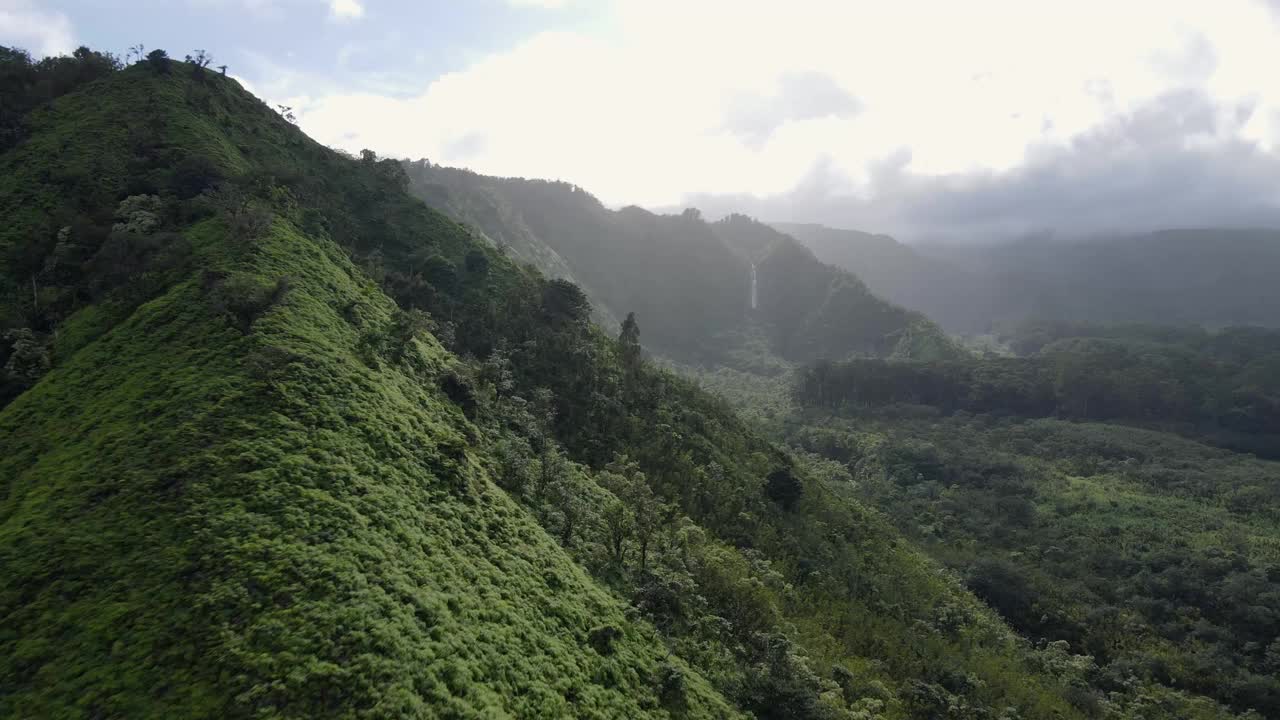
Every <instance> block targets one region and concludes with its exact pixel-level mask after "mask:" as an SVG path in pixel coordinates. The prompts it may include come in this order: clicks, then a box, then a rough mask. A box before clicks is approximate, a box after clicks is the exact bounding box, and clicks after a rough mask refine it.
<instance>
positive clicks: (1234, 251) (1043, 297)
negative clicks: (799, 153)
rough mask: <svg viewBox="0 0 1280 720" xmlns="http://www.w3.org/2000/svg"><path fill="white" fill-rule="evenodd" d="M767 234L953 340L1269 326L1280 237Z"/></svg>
mask: <svg viewBox="0 0 1280 720" xmlns="http://www.w3.org/2000/svg"><path fill="white" fill-rule="evenodd" d="M775 227H777V228H779V229H780V230H782V231H784V232H787V233H789V234H791V235H792V236H794V237H795V238H796V239H797V240H799V241H800V242H802V243H804V244H805V245H806V246H808V247H809V248H810V249H812V250H813V251H814V253H815V254H816V255H817V256H818V257H819V258H821V259H822V260H823V261H824V262H829V263H832V264H835V265H838V266H840V267H842V268H845V269H847V270H850V271H851V272H854V273H857V274H858V275H859V277H862V278H863V279H864V280H866V282H867V284H868V286H869V287H871V289H872V290H873V291H874V292H876V293H877V294H880V295H882V296H884V297H886V298H888V299H889V300H891V301H892V302H896V303H900V304H902V305H904V306H906V307H909V308H911V309H913V310H918V311H920V312H923V313H925V314H927V315H928V316H929V317H931V318H933V319H935V320H937V321H938V322H939V323H941V324H942V325H943V327H945V328H947V329H948V330H950V331H952V332H961V333H975V332H987V331H990V330H991V329H993V328H994V327H1002V326H1003V327H1008V326H1011V325H1015V324H1017V323H1020V322H1022V321H1024V320H1026V319H1028V318H1037V319H1046V320H1071V321H1080V322H1095V323H1114V322H1126V323H1128V322H1137V323H1168V324H1200V325H1208V326H1214V327H1218V326H1226V325H1239V324H1257V325H1267V326H1275V325H1280V284H1277V283H1276V282H1274V278H1275V276H1276V274H1277V273H1280V231H1274V230H1222V229H1201V230H1167V231H1161V232H1153V233H1147V234H1142V235H1130V236H1121V237H1107V238H1092V239H1088V240H1076V241H1068V240H1049V239H1035V240H1030V239H1028V240H1022V241H1019V242H1013V243H1007V244H1001V245H982V246H971V245H955V246H932V247H929V248H913V247H910V246H907V245H904V244H902V243H899V242H897V241H896V240H894V239H893V238H890V237H888V236H885V235H871V234H868V233H863V232H858V231H855V230H839V229H833V228H827V227H823V226H821V225H798V224H787V223H779V224H776V225H775Z"/></svg>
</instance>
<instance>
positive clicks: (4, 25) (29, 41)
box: [0, 0, 76, 56]
mask: <svg viewBox="0 0 1280 720" xmlns="http://www.w3.org/2000/svg"><path fill="white" fill-rule="evenodd" d="M0 44H3V45H9V46H17V47H21V48H25V49H26V50H28V51H29V52H31V53H32V54H33V55H36V56H44V55H61V54H65V53H70V52H71V51H72V50H74V49H75V47H76V44H75V34H74V32H73V31H72V29H71V21H70V20H68V19H67V16H66V15H65V14H63V13H61V12H55V11H51V10H41V9H39V8H37V7H34V6H33V5H32V4H31V3H30V2H26V0H0Z"/></svg>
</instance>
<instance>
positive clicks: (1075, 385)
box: [796, 323, 1280, 457]
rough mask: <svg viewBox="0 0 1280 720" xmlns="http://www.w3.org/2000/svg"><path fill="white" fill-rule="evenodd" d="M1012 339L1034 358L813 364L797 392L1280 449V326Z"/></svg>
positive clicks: (817, 401) (1063, 331)
mask: <svg viewBox="0 0 1280 720" xmlns="http://www.w3.org/2000/svg"><path fill="white" fill-rule="evenodd" d="M1009 341H1010V342H1011V343H1012V345H1013V346H1014V347H1015V348H1017V349H1020V350H1022V351H1024V352H1033V353H1034V354H1032V355H1030V356H1021V357H999V356H990V357H985V358H981V359H978V358H971V359H968V360H957V361H951V362H938V363H924V362H886V361H881V360H874V359H865V360H852V361H849V362H845V363H817V364H814V365H812V366H809V367H807V368H805V369H804V370H803V371H802V372H801V373H800V374H799V375H798V379H797V384H796V397H797V400H798V401H799V402H802V403H804V404H806V405H815V406H822V407H825V408H828V409H831V410H835V411H842V410H844V409H846V408H855V407H878V406H885V405H892V404H913V405H928V406H931V407H935V408H938V409H939V410H941V411H942V412H944V413H951V412H955V411H957V410H963V411H967V412H973V413H1003V414H1013V415H1019V416H1025V417H1061V418H1068V419H1076V420H1116V421H1128V422H1134V423H1141V424H1146V425H1149V426H1161V427H1166V428H1171V429H1175V430H1178V431H1182V432H1187V433H1193V434H1197V435H1200V436H1203V437H1206V438H1208V439H1210V440H1211V441H1213V442H1216V443H1219V444H1223V445H1225V446H1228V447H1235V448H1240V449H1244V450H1248V451H1251V452H1256V453H1259V454H1265V455H1267V456H1270V457H1277V456H1280V332H1277V331H1272V330H1263V329H1257V328H1232V329H1227V330H1223V331H1220V332H1216V333H1209V332H1206V331H1203V330H1183V329H1168V328H1158V327H1157V328H1150V327H1143V326H1136V327H1135V326H1123V327H1090V326H1079V325H1071V324H1061V323H1059V324H1048V325H1044V324H1037V325H1032V326H1027V327H1025V328H1023V329H1022V330H1021V331H1020V332H1018V333H1016V334H1015V335H1013V336H1012V337H1011V338H1009Z"/></svg>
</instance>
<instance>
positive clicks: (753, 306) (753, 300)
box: [751, 263, 756, 310]
mask: <svg viewBox="0 0 1280 720" xmlns="http://www.w3.org/2000/svg"><path fill="white" fill-rule="evenodd" d="M751 309H752V310H755V309H756V264H755V263H751Z"/></svg>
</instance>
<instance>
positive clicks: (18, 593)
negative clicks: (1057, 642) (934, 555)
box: [0, 55, 1085, 720]
mask: <svg viewBox="0 0 1280 720" xmlns="http://www.w3.org/2000/svg"><path fill="white" fill-rule="evenodd" d="M6 69H7V68H0V70H6ZM6 107H13V106H12V105H6ZM15 126H16V127H18V128H19V129H20V136H21V139H20V140H19V141H18V142H17V144H16V146H15V147H13V148H12V149H10V150H9V151H8V152H6V153H5V154H3V155H0V211H2V212H3V213H4V214H5V217H6V218H7V219H8V221H7V223H6V224H5V226H4V227H3V228H2V229H0V263H3V264H2V265H0V298H3V304H0V322H2V323H3V325H4V328H5V330H6V332H5V340H6V342H5V343H4V346H3V353H4V354H3V357H2V358H0V365H3V367H4V368H5V374H6V375H5V377H6V382H7V385H6V387H7V388H8V389H9V395H8V397H7V399H6V402H7V404H6V405H5V406H4V407H3V408H2V409H0V577H3V578H4V582H3V583H0V618H2V619H3V622H0V687H3V690H4V691H3V693H0V716H3V717H68V718H81V717H83V718H99V717H109V718H115V717H130V718H160V717H166V718H168V717H184V718H215V717H216V718H248V717H254V718H313V717H365V718H384V717H386V718H393V717H394V718H402V717H421V718H433V717H450V718H479V717H520V718H561V717H591V718H634V717H657V718H719V717H724V718H729V717H744V716H746V715H748V714H751V715H754V716H755V717H757V718H823V719H846V720H847V719H851V718H934V717H941V716H947V717H960V718H991V717H1000V716H1003V717H1036V718H1041V717H1045V718H1048V717H1061V718H1068V719H1070V718H1083V717H1085V713H1084V711H1082V710H1080V709H1079V708H1078V707H1077V704H1073V703H1076V701H1075V700H1072V699H1070V698H1071V697H1072V694H1071V692H1070V688H1071V687H1072V686H1073V685H1075V684H1076V683H1077V682H1078V678H1077V675H1078V671H1077V668H1078V667H1079V663H1075V664H1073V662H1074V661H1073V660H1072V658H1071V657H1070V656H1064V655H1062V653H1061V652H1060V651H1059V650H1056V649H1046V648H1037V647H1035V646H1033V645H1032V644H1031V643H1029V642H1027V641H1025V640H1023V639H1021V638H1019V637H1018V636H1017V635H1015V634H1014V633H1012V632H1011V631H1010V630H1009V628H1008V627H1007V626H1006V625H1004V624H1003V623H1002V622H1000V621H999V620H998V619H997V618H996V617H995V615H994V614H993V613H991V612H990V611H989V610H988V609H987V608H986V607H985V606H984V605H983V604H982V603H981V602H980V601H978V600H977V599H976V598H975V597H974V596H973V595H972V594H970V593H968V592H966V591H965V590H964V589H963V588H962V586H961V585H960V584H959V582H957V581H956V579H955V578H953V577H952V576H950V575H947V574H944V573H941V572H939V570H938V569H937V566H936V565H934V564H933V563H932V562H931V561H929V560H927V559H925V558H924V556H922V555H921V554H920V553H918V552H917V551H916V550H915V549H914V548H913V547H912V546H910V545H908V544H906V543H904V542H902V541H901V540H900V538H899V536H898V535H897V533H896V532H895V531H893V530H891V529H890V528H889V527H888V526H887V525H886V524H885V523H884V521H883V520H882V519H881V518H880V516H878V515H876V514H874V513H871V512H868V511H866V510H864V509H863V508H862V506H861V505H859V504H858V503H857V502H855V501H854V500H853V499H852V498H851V497H849V489H848V485H847V483H842V482H839V481H838V480H832V479H829V478H827V477H825V476H824V475H822V474H821V473H815V472H812V471H811V469H810V466H809V464H808V463H807V461H805V460H804V459H802V458H795V457H792V456H790V455H788V454H787V453H785V452H783V451H781V450H779V449H778V448H777V447H775V446H772V445H770V444H769V443H768V442H766V441H764V440H762V439H761V438H760V437H759V436H758V435H756V434H755V433H754V432H753V431H751V430H750V429H748V428H747V427H746V426H745V425H744V424H743V423H742V422H741V421H740V420H738V419H737V418H736V417H735V416H734V415H733V414H732V413H731V412H729V411H728V410H727V409H726V408H725V407H724V405H723V403H722V402H720V401H718V400H716V399H714V398H711V397H709V396H708V395H706V394H704V393H702V392H700V391H698V390H697V389H696V388H694V387H693V386H692V385H691V384H690V383H688V382H685V381H682V380H680V379H678V378H676V377H674V376H673V375H671V374H669V373H666V372H664V371H661V370H659V369H656V368H654V367H653V366H652V365H650V364H649V363H647V362H646V361H644V360H643V359H642V358H641V356H640V349H639V346H638V344H637V341H636V334H635V328H634V327H633V326H630V325H629V326H628V328H627V330H626V332H624V333H623V336H622V338H623V341H622V342H615V341H613V340H611V339H608V338H605V337H604V336H602V335H601V334H600V333H599V331H598V330H597V329H595V327H594V326H593V325H592V323H591V322H590V321H589V317H590V307H589V303H588V302H587V300H586V297H585V296H584V295H583V293H582V292H581V291H580V290H578V288H577V287H576V286H574V285H573V284H571V283H568V282H565V281H563V280H546V279H544V278H542V277H541V276H539V275H538V274H537V273H534V272H532V271H530V270H528V269H526V268H523V267H521V266H518V265H517V264H515V263H513V262H511V261H510V260H509V259H507V258H505V257H504V256H503V255H502V254H501V253H498V252H496V251H495V250H494V249H493V248H492V247H491V246H490V245H489V244H488V243H486V242H483V241H481V240H480V237H479V235H478V234H477V233H476V232H474V231H472V230H469V229H467V228H465V227H463V226H461V225H458V224H457V223H455V222H453V221H451V220H449V219H447V218H445V217H443V216H442V215H440V214H438V213H436V212H434V211H432V210H429V209H428V208H427V207H426V206H424V205H423V204H422V203H421V202H419V201H418V200H416V199H414V198H412V197H411V196H410V195H409V194H408V192H407V191H406V188H407V185H408V178H407V177H406V176H405V174H404V171H403V166H402V165H401V164H400V163H398V162H395V161H387V160H382V161H379V160H378V159H377V158H376V156H374V155H373V154H372V153H363V154H362V156H361V158H360V159H358V160H357V159H355V158H350V157H346V156H343V155H340V154H338V153H335V152H333V151H331V150H328V149H326V148H324V147H322V146H320V145H318V144H316V143H314V142H313V141H311V140H310V139H308V138H307V137H306V136H305V135H303V134H302V133H301V132H300V131H299V130H298V129H297V128H296V127H294V126H292V125H290V124H289V123H288V122H286V121H285V120H284V119H283V118H281V117H279V116H278V115H277V114H276V113H274V112H272V111H271V110H270V109H269V108H267V107H266V106H265V105H264V104H263V103H261V102H260V101H258V100H257V99H255V98H254V97H252V96H251V95H249V94H248V93H246V92H245V91H244V90H243V89H242V88H241V87H240V86H239V85H238V84H237V83H235V82H234V81H233V80H231V79H228V78H224V77H220V76H217V75H213V74H211V73H208V72H205V71H203V70H202V69H201V68H198V67H196V66H193V65H189V64H185V63H176V62H169V61H167V60H166V59H165V58H163V57H160V56H158V55H153V57H152V59H151V60H148V61H146V62H143V63H140V64H137V65H134V66H132V67H129V68H127V69H123V70H116V71H113V72H111V73H109V75H108V76H105V77H100V78H98V79H96V80H92V81H88V82H86V83H82V84H80V85H78V86H77V87H76V88H75V89H73V90H71V91H70V92H68V93H66V94H63V95H62V97H60V98H58V99H56V100H54V101H53V102H52V103H51V104H40V105H39V107H36V108H35V109H34V110H32V111H31V112H30V113H26V114H24V115H23V117H21V118H19V119H18V120H17V122H16V123H15ZM556 196H557V197H572V195H569V196H566V195H564V194H563V193H560V192H559V190H557V191H556ZM521 212H522V214H525V213H524V211H523V210H521ZM642 217H644V218H645V221H646V222H652V223H654V224H655V225H656V226H664V225H665V224H669V223H680V222H685V223H689V224H691V225H695V227H696V228H702V229H703V230H698V229H695V230H691V231H690V232H706V233H707V241H708V242H710V241H711V240H714V239H715V238H716V235H715V234H714V233H712V232H711V231H710V230H709V229H706V228H708V226H706V225H705V224H696V223H694V222H693V220H694V219H693V218H684V219H681V218H653V217H652V216H647V215H646V216H642ZM525 220H526V222H530V216H529V215H528V214H525ZM530 227H531V228H535V229H537V230H538V232H542V230H543V229H542V228H538V226H537V225H536V224H534V223H533V222H530ZM486 232H487V231H486ZM574 272H575V273H577V272H578V270H577V268H574Z"/></svg>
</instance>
